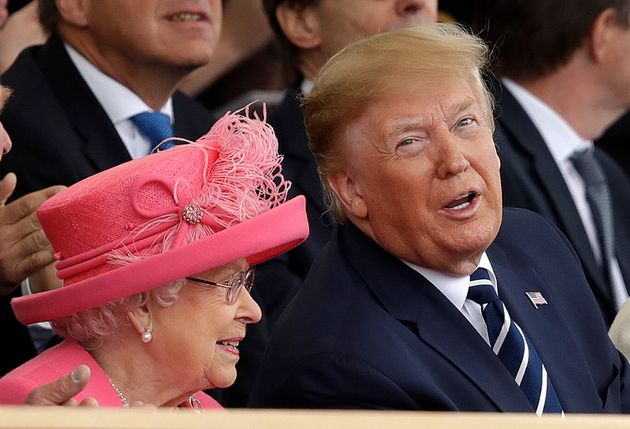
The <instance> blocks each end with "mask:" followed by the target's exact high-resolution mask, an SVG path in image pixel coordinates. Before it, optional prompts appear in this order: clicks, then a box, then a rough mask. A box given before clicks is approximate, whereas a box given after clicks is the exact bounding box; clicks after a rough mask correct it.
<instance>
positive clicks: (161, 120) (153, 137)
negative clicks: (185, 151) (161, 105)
mask: <svg viewBox="0 0 630 429" xmlns="http://www.w3.org/2000/svg"><path fill="white" fill-rule="evenodd" d="M130 119H131V121H132V122H133V123H134V124H136V126H137V127H138V129H139V130H140V132H141V133H142V134H144V136H145V137H146V138H147V139H149V142H150V143H151V152H153V151H154V150H155V148H156V147H157V146H158V145H159V144H160V143H161V142H162V141H163V140H164V139H167V138H169V137H173V127H172V126H171V118H169V116H168V115H166V114H164V113H160V112H142V113H138V114H137V115H134V116H132V117H131V118H130ZM174 145H175V144H174V143H173V142H172V141H168V142H165V143H164V144H162V145H161V146H160V150H165V149H168V148H171V147H173V146H174Z"/></svg>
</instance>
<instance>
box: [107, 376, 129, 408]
mask: <svg viewBox="0 0 630 429" xmlns="http://www.w3.org/2000/svg"><path fill="white" fill-rule="evenodd" d="M107 380H108V381H109V384H111V385H112V387H113V388H114V390H115V391H116V394H117V395H118V397H119V398H120V402H122V406H123V408H129V400H127V397H126V396H125V395H123V393H122V392H121V391H120V389H119V388H118V386H116V385H115V384H114V382H113V381H112V380H111V379H110V378H108V379H107Z"/></svg>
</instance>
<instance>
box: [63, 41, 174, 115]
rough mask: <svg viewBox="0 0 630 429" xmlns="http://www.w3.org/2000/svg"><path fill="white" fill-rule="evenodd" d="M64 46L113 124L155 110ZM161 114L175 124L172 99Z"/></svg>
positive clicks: (70, 48)
mask: <svg viewBox="0 0 630 429" xmlns="http://www.w3.org/2000/svg"><path fill="white" fill-rule="evenodd" d="M64 45H65V48H66V50H67V52H68V55H69V56H70V59H71V60H72V62H73V63H74V65H75V66H76V68H77V70H78V71H79V74H80V75H81V77H83V79H84V80H85V82H86V83H87V85H88V86H89V87H90V90H92V92H93V93H94V95H95V96H96V98H97V99H98V101H99V102H100V103H101V105H102V106H103V109H104V110H105V113H107V116H108V117H109V119H110V120H111V121H112V123H114V124H118V123H120V122H122V121H125V120H127V119H129V118H130V117H132V116H133V115H136V114H138V113H142V112H146V111H151V110H153V109H151V108H150V107H149V106H147V105H146V103H145V102H144V101H142V99H141V98H140V97H138V96H137V95H136V94H135V93H134V92H133V91H131V90H130V89H129V88H127V87H126V86H124V85H122V84H121V83H119V82H117V81H116V80H114V79H112V78H111V77H109V76H107V75H106V74H105V73H103V72H102V71H101V70H99V69H98V68H97V67H96V66H94V64H92V63H91V62H90V61H88V59H87V58H85V57H84V56H83V55H81V54H80V53H79V52H78V51H76V50H75V49H74V48H73V47H72V46H70V45H68V44H67V43H65V44H64ZM160 112H162V113H165V114H166V115H168V116H169V117H170V118H171V123H172V122H173V102H172V99H171V98H169V99H168V101H167V102H166V104H165V105H164V106H163V107H162V108H161V109H160Z"/></svg>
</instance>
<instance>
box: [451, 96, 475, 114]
mask: <svg viewBox="0 0 630 429" xmlns="http://www.w3.org/2000/svg"><path fill="white" fill-rule="evenodd" d="M477 104H478V103H477V100H475V99H474V98H467V99H466V100H463V101H460V102H459V103H455V104H454V105H453V106H451V107H450V108H449V110H448V111H449V112H451V115H458V114H460V113H462V112H464V111H466V110H469V109H471V108H472V107H474V106H476V105H477Z"/></svg>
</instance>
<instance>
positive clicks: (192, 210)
mask: <svg viewBox="0 0 630 429" xmlns="http://www.w3.org/2000/svg"><path fill="white" fill-rule="evenodd" d="M202 218H203V209H202V208H201V207H199V206H198V205H196V204H186V206H185V207H184V210H183V212H182V219H184V220H185V221H186V222H188V223H189V224H191V225H194V224H196V223H199V222H201V219H202Z"/></svg>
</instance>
